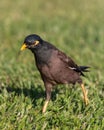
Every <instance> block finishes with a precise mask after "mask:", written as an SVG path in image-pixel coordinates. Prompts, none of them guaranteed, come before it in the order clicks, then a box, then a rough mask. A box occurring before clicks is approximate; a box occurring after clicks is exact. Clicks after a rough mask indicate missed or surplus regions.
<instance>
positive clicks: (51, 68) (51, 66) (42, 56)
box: [21, 34, 89, 113]
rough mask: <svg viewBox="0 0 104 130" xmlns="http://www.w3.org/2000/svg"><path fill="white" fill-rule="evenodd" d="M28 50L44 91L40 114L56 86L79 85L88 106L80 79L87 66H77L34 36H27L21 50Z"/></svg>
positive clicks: (64, 55)
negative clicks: (33, 59)
mask: <svg viewBox="0 0 104 130" xmlns="http://www.w3.org/2000/svg"><path fill="white" fill-rule="evenodd" d="M26 48H28V49H30V50H31V51H32V53H33V54H34V57H35V60H36V66H37V68H38V70H39V72H40V74H41V78H42V80H43V82H44V85H45V89H46V101H45V104H44V106H43V110H42V112H43V113H44V112H45V111H46V108H47V105H48V102H49V100H50V98H51V92H52V87H53V86H54V85H57V84H75V83H79V84H80V85H81V88H82V91H83V95H84V101H85V104H86V105H87V104H88V98H87V93H86V90H85V88H84V84H83V82H82V79H81V77H80V76H81V75H82V76H84V73H83V72H87V71H88V70H87V69H88V68H89V67H87V66H78V65H77V64H76V63H75V62H74V61H73V60H72V59H71V58H70V57H68V56H67V55H66V54H65V53H63V52H62V51H60V50H59V49H57V48H56V47H55V46H54V45H52V44H50V43H48V42H46V41H44V40H43V39H42V38H40V37H39V36H38V35H36V34H31V35H28V36H27V37H26V38H25V40H24V44H23V45H22V47H21V50H24V49H26Z"/></svg>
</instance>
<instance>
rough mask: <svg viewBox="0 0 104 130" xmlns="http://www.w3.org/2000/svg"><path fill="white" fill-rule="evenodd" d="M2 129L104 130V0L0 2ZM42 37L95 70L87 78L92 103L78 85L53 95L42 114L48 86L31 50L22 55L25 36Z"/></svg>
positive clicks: (63, 86) (23, 0)
mask: <svg viewBox="0 0 104 130" xmlns="http://www.w3.org/2000/svg"><path fill="white" fill-rule="evenodd" d="M0 12H1V15H0V130H35V129H36V130H103V129H104V20H103V19H104V1H103V0H92V1H90V0H87V1H85V0H77V1H74V0H64V1H60V0H57V1H56V0H52V1H49V0H45V1H42V0H35V1H32V0H27V1H25V0H15V1H13V0H8V1H4V0H1V1H0ZM31 33H36V34H39V35H40V36H41V37H42V38H43V39H45V40H47V41H49V42H51V43H53V44H54V45H55V46H57V47H58V48H59V49H60V50H62V51H64V52H65V53H67V55H69V56H71V57H72V58H73V59H74V60H75V61H76V63H77V64H79V65H89V66H91V71H90V73H88V74H86V77H87V78H83V81H84V82H85V86H86V89H87V90H88V92H89V93H88V96H89V99H90V104H89V105H88V106H87V107H85V104H84V103H83V99H82V91H81V88H80V86H79V85H76V86H75V87H72V86H71V85H70V86H69V87H68V86H65V85H59V86H57V87H56V89H55V90H53V93H52V101H51V102H50V104H49V106H48V109H47V112H46V113H45V114H42V113H41V109H42V106H43V103H44V100H45V93H44V85H43V82H42V81H41V78H40V75H39V72H38V70H37V69H36V66H35V65H34V57H33V55H32V54H31V52H30V51H28V50H27V51H24V52H23V53H21V55H20V56H18V51H19V49H20V47H21V45H22V42H23V40H24V37H25V36H26V35H28V34H31Z"/></svg>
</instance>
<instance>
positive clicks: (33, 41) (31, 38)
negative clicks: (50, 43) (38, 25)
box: [20, 34, 43, 51]
mask: <svg viewBox="0 0 104 130" xmlns="http://www.w3.org/2000/svg"><path fill="white" fill-rule="evenodd" d="M42 41H43V40H42V39H41V38H40V36H38V35H36V34H31V35H28V36H27V37H26V38H25V40H24V43H23V45H22V47H21V49H20V50H21V51H22V50H25V49H26V48H28V49H30V50H33V49H35V48H37V47H38V46H39V45H41V44H42Z"/></svg>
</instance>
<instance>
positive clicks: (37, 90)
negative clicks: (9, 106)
mask: <svg viewBox="0 0 104 130" xmlns="http://www.w3.org/2000/svg"><path fill="white" fill-rule="evenodd" d="M14 86H15V84H12V85H7V86H6V87H0V93H2V92H3V90H4V89H6V91H7V92H8V93H12V92H14V93H15V95H18V96H19V95H22V94H23V95H24V96H28V97H29V98H31V100H32V101H33V105H34V106H36V102H37V100H38V99H40V98H42V99H43V102H44V100H45V97H46V93H45V89H43V86H41V85H36V86H35V85H34V84H31V86H30V87H29V88H27V87H26V86H25V85H23V86H22V88H21V87H14ZM58 92H59V89H58V88H57V87H56V88H55V89H54V91H52V97H51V100H52V101H54V100H56V93H58Z"/></svg>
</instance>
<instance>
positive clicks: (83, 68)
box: [78, 66, 90, 76]
mask: <svg viewBox="0 0 104 130" xmlns="http://www.w3.org/2000/svg"><path fill="white" fill-rule="evenodd" d="M89 68H90V67H89V66H78V69H79V72H80V74H81V75H82V76H85V75H84V73H83V72H89V70H88V69H89Z"/></svg>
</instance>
